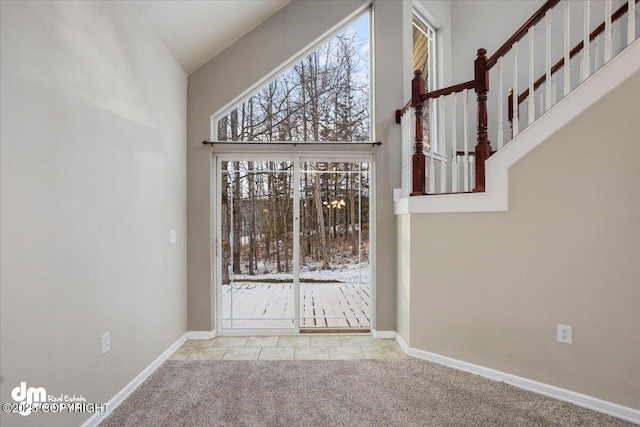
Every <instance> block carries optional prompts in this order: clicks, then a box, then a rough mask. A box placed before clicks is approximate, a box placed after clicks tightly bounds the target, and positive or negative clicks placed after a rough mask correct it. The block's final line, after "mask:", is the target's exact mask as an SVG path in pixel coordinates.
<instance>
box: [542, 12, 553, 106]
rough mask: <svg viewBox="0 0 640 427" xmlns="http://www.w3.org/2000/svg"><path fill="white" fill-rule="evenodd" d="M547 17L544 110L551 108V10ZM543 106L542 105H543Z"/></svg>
mask: <svg viewBox="0 0 640 427" xmlns="http://www.w3.org/2000/svg"><path fill="white" fill-rule="evenodd" d="M545 17H546V18H547V19H546V24H547V28H546V29H547V38H546V42H547V46H546V55H545V57H546V58H545V59H546V61H545V62H546V65H547V67H546V81H547V84H546V86H545V87H546V93H545V98H546V103H545V106H544V111H547V110H548V109H549V108H551V105H552V104H551V89H552V88H551V10H548V11H547V13H546V15H545ZM541 107H542V105H541Z"/></svg>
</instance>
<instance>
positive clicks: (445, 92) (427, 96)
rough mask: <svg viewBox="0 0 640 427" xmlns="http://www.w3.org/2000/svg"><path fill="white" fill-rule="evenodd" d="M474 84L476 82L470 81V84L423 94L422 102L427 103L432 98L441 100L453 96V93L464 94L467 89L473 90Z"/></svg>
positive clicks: (466, 83)
mask: <svg viewBox="0 0 640 427" xmlns="http://www.w3.org/2000/svg"><path fill="white" fill-rule="evenodd" d="M474 83H475V80H469V81H468V82H464V83H459V84H457V85H453V86H449V87H445V88H442V89H438V90H434V91H431V92H427V93H423V94H422V100H423V101H426V100H427V99H431V98H439V97H441V96H442V95H451V94H452V93H458V92H462V91H463V90H465V89H473V88H474Z"/></svg>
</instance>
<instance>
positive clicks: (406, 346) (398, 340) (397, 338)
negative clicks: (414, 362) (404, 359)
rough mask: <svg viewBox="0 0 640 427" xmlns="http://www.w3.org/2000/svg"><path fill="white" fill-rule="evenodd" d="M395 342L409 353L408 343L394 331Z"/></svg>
mask: <svg viewBox="0 0 640 427" xmlns="http://www.w3.org/2000/svg"><path fill="white" fill-rule="evenodd" d="M396 342H397V343H398V345H399V346H400V348H401V349H402V351H404V352H405V354H409V345H408V344H407V343H406V342H405V341H404V339H403V338H402V337H401V336H400V334H399V333H397V332H396Z"/></svg>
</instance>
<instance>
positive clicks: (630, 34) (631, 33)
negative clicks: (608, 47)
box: [627, 0, 636, 45]
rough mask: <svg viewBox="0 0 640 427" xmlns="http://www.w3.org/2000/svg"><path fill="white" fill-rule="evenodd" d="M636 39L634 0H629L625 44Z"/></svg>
mask: <svg viewBox="0 0 640 427" xmlns="http://www.w3.org/2000/svg"><path fill="white" fill-rule="evenodd" d="M635 39H636V2H635V0H629V8H628V16H627V44H628V45H629V44H631V42H632V41H634V40H635Z"/></svg>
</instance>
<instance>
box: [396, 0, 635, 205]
mask: <svg viewBox="0 0 640 427" xmlns="http://www.w3.org/2000/svg"><path fill="white" fill-rule="evenodd" d="M638 1H640V0H624V4H622V5H621V6H620V7H619V8H618V9H617V10H616V11H615V12H613V13H612V7H613V0H605V2H604V16H605V20H604V22H603V23H601V24H600V25H598V26H597V27H596V28H595V30H593V31H591V32H590V31H589V30H590V25H589V24H590V20H591V18H590V17H591V11H592V9H593V8H594V7H593V5H592V4H591V2H589V1H588V0H562V1H561V0H548V1H546V2H545V3H544V5H542V7H540V9H538V10H537V11H536V12H535V13H534V14H533V15H532V16H531V18H529V19H528V20H527V21H526V22H525V23H524V24H523V25H522V26H521V27H520V28H519V29H518V30H517V31H516V32H515V33H514V34H513V35H512V36H511V37H509V39H508V40H507V41H506V42H505V43H504V44H503V45H502V46H501V47H500V48H499V49H498V50H496V52H495V53H494V54H493V55H492V56H491V57H489V58H487V51H486V50H485V49H478V52H477V57H476V59H475V62H474V79H473V80H471V81H468V82H464V83H460V84H457V85H453V86H450V87H447V88H444V89H439V90H435V91H431V92H425V84H424V80H423V78H422V74H421V72H420V71H416V72H415V73H414V78H413V80H412V84H411V89H412V90H411V100H409V102H408V103H407V104H406V105H405V106H404V107H403V108H402V109H401V110H397V111H396V122H397V123H401V124H402V126H403V127H402V138H403V153H402V159H403V165H402V185H403V194H402V195H403V196H407V195H411V196H416V195H425V194H437V193H440V194H447V193H459V192H471V191H473V192H484V191H485V162H486V160H487V159H488V158H489V157H490V156H491V154H493V153H494V151H492V146H491V142H490V141H489V120H488V118H489V117H488V116H489V115H488V106H487V100H488V92H489V86H490V80H491V79H490V71H491V69H492V68H494V67H496V68H497V73H495V74H493V75H492V76H491V77H492V78H493V80H494V81H495V80H497V84H498V91H497V92H498V94H497V97H496V103H497V105H496V110H495V111H496V120H495V126H496V137H497V143H496V147H495V149H496V150H500V149H501V148H502V147H503V146H504V145H505V144H506V143H507V142H509V140H511V139H513V138H514V137H515V136H517V135H518V133H519V132H520V131H521V130H522V129H524V127H526V126H529V125H531V123H533V121H535V120H536V119H537V118H538V117H539V116H541V115H542V114H543V113H544V112H546V111H547V110H548V109H549V108H551V107H552V106H553V105H554V104H555V103H556V102H557V100H558V98H559V97H558V86H559V85H558V79H557V76H556V75H555V74H556V73H557V72H558V71H559V70H560V69H563V70H564V73H563V79H562V91H561V96H560V98H561V97H563V96H566V95H567V94H568V93H569V92H570V91H571V90H572V89H574V88H575V87H574V86H577V84H575V85H574V84H572V80H577V79H576V78H575V76H574V74H575V71H576V69H575V67H574V73H573V74H572V71H571V69H572V67H571V59H572V58H573V57H574V56H576V55H578V53H581V52H582V55H581V58H580V64H579V71H580V73H579V74H580V75H579V81H578V84H579V83H582V82H583V81H584V80H585V79H586V78H588V77H589V75H590V74H592V72H594V71H595V70H596V69H597V68H599V67H600V66H601V65H603V64H604V63H606V62H607V61H609V60H610V59H611V58H612V57H613V56H615V55H616V54H617V53H618V52H619V51H620V50H622V48H623V47H624V46H626V45H628V44H630V43H631V42H633V41H634V40H635V38H636V25H637V23H636V17H635V9H636V3H637V2H638ZM560 3H563V4H564V7H557V6H558V5H559V4H560ZM575 5H578V6H582V12H583V24H582V26H583V37H582V41H581V42H580V43H578V44H577V45H576V46H575V47H573V48H571V43H570V41H571V29H572V28H571V8H572V7H575ZM558 9H561V10H558ZM554 13H555V14H557V15H559V16H562V17H563V21H562V22H563V31H564V36H563V41H562V45H561V47H562V51H563V57H562V59H560V60H559V61H558V62H556V63H555V64H553V65H552V63H551V56H552V37H551V35H552V23H553V21H552V16H553V14H554ZM625 15H626V16H627V19H626V20H623V19H622V18H623V17H624V16H625ZM543 21H544V28H538V29H539V30H543V32H544V34H545V36H544V39H545V46H544V61H543V62H544V74H543V75H542V76H541V77H539V78H538V79H537V80H535V79H534V76H535V64H536V56H535V53H536V52H535V44H534V38H535V33H536V25H537V24H539V23H542V22H543ZM625 23H626V37H623V35H622V34H623V33H624V31H623V27H624V26H625ZM601 35H602V37H600V36H601ZM525 38H526V39H527V40H526V41H527V45H528V49H527V53H528V87H527V89H525V90H524V91H523V92H522V93H520V92H519V91H518V80H519V79H518V77H519V76H520V74H519V73H518V65H519V59H518V54H519V43H522V42H523V40H524V39H525ZM600 39H603V40H602V43H600ZM625 39H626V40H625ZM556 46H557V44H556ZM584 46H587V47H588V48H587V49H585V48H584ZM592 51H593V53H594V57H595V58H594V60H593V61H592V59H591V52H592ZM507 55H509V58H508V59H509V60H510V61H511V62H510V66H511V70H510V71H511V72H512V75H513V80H512V87H511V88H510V89H509V91H508V93H509V95H508V96H503V92H504V79H503V72H504V71H505V70H506V69H507V68H508V67H507V65H508V64H509V62H508V61H505V57H507ZM600 57H602V61H600ZM538 63H540V61H538ZM574 65H575V64H574ZM496 74H497V75H496ZM572 77H573V78H572ZM541 88H544V90H539V89H541ZM471 89H473V90H474V91H475V93H476V105H475V106H474V107H475V113H476V145H475V148H474V149H473V150H472V151H471V150H469V144H470V141H469V135H468V134H469V127H470V124H469V116H470V109H471V110H472V109H473V108H472V105H470V104H469V102H468V98H469V94H468V92H469V90H471ZM536 90H539V91H538V95H539V102H538V103H536V100H535V94H536ZM514 93H515V94H518V96H517V97H514V96H513V94H514ZM458 94H461V96H460V98H461V99H459V96H458ZM529 94H533V95H532V96H529ZM514 98H515V99H514ZM459 100H460V101H461V102H459ZM505 100H506V102H507V111H506V114H505V111H504V107H505V106H504V101H505ZM525 101H527V102H526V104H525V105H526V119H525V117H524V116H521V114H520V105H521V104H523V103H524V102H525ZM425 103H426V107H427V108H426V111H427V114H428V115H429V119H430V120H429V126H428V128H427V132H426V134H425V127H426V126H425V123H424V121H423V115H424V114H425ZM492 111H494V110H492ZM460 114H462V118H463V120H461V121H460V120H458V117H460ZM505 115H506V117H505ZM505 118H506V119H507V121H508V123H509V130H510V131H509V132H508V133H507V135H506V138H505V129H504V119H505ZM425 139H426V145H427V147H426V148H427V150H425ZM461 142H462V145H463V147H464V148H463V150H459V145H460V143H461ZM411 151H412V154H411V155H409V153H410V152H411ZM427 159H428V161H427ZM409 177H411V179H409ZM409 182H411V191H410V192H409V190H408V188H409Z"/></svg>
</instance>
